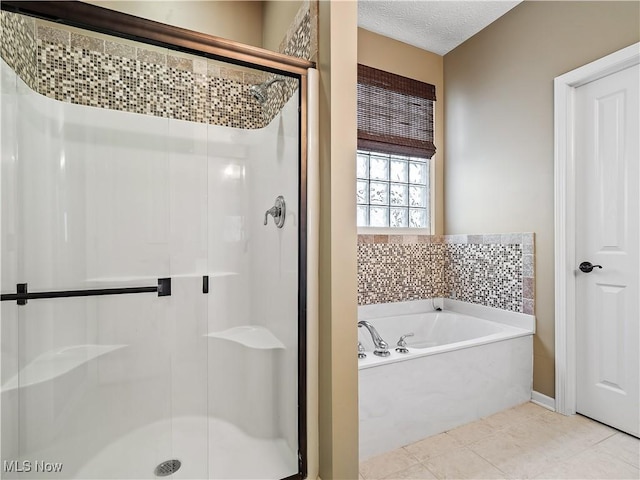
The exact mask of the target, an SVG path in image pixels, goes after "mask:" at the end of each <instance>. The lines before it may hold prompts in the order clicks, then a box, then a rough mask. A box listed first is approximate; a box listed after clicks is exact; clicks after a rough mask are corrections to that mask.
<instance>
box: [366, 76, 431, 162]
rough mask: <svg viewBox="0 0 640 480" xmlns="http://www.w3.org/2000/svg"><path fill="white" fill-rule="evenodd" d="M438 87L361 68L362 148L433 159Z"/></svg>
mask: <svg viewBox="0 0 640 480" xmlns="http://www.w3.org/2000/svg"><path fill="white" fill-rule="evenodd" d="M435 100H436V87H435V86H433V85H431V84H429V83H423V82H419V81H418V80H413V79H411V78H407V77H402V76H400V75H395V74H393V73H389V72H385V71H382V70H378V69H375V68H371V67H367V66H366V65H360V64H358V148H359V149H360V150H369V151H375V152H380V153H386V154H390V155H409V156H415V157H423V158H431V157H432V156H433V154H434V153H436V147H435V145H434V144H433V102H434V101H435Z"/></svg>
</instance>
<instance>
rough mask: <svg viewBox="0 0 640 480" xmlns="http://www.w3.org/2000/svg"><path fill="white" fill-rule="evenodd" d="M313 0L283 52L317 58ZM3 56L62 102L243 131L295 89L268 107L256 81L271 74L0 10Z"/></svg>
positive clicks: (267, 117) (286, 87)
mask: <svg viewBox="0 0 640 480" xmlns="http://www.w3.org/2000/svg"><path fill="white" fill-rule="evenodd" d="M314 6H315V2H308V3H305V4H303V6H302V7H301V9H300V11H299V12H298V15H297V16H296V18H295V20H294V22H293V23H292V24H291V26H290V28H289V31H288V32H287V34H286V35H285V37H284V39H283V43H282V44H281V49H282V53H287V54H289V55H295V56H299V57H303V58H307V59H310V58H311V57H312V56H315V55H316V51H317V47H314V44H317V41H315V40H314V37H315V35H316V33H315V32H316V30H317V29H316V28H315V23H314V22H317V13H316V14H315V16H314V11H315V9H314V8H313V7H314ZM0 26H1V32H2V33H1V35H2V42H1V46H0V54H1V55H2V58H3V59H4V60H5V61H6V62H7V64H9V66H10V67H11V68H12V69H13V70H14V71H15V72H16V73H17V74H18V75H19V76H20V78H22V79H23V80H24V81H25V83H26V84H27V85H28V86H29V87H31V88H32V89H34V90H36V91H37V92H38V93H41V94H43V95H46V96H48V97H50V98H55V99H56V100H60V101H64V102H70V103H75V104H79V105H88V106H93V107H100V108H108V109H112V110H121V111H127V112H132V113H140V114H146V115H153V116H159V117H166V118H174V119H179V120H189V121H194V122H200V123H209V124H212V125H223V126H229V127H235V128H243V129H256V128H263V127H265V126H266V125H268V124H269V123H270V122H271V120H273V118H274V117H275V116H276V115H277V114H278V112H279V111H280V110H281V109H282V107H283V106H284V104H285V103H286V102H287V101H288V100H289V98H291V96H292V95H293V94H294V93H295V92H296V91H297V85H298V82H297V80H295V79H287V81H286V82H284V83H279V84H275V85H274V86H273V87H272V88H271V91H270V97H269V101H268V102H266V103H265V104H264V105H263V104H260V103H259V102H257V101H256V100H255V99H254V98H253V97H252V96H251V94H250V91H249V89H250V87H251V85H254V84H257V83H261V82H263V81H265V80H267V79H268V78H270V76H271V75H270V74H267V73H264V72H260V71H258V70H252V71H248V70H246V69H244V70H238V69H234V67H233V66H222V65H221V64H220V62H214V61H210V60H207V59H205V58H198V57H193V56H181V54H180V53H178V52H171V51H166V50H156V49H151V48H148V47H146V46H145V45H144V44H133V43H131V42H126V43H125V42H119V39H118V38H116V37H112V38H110V39H108V40H105V39H104V37H97V36H92V34H91V32H86V33H87V34H86V35H84V34H80V33H76V32H75V31H70V30H67V29H63V28H58V27H57V25H55V24H51V23H48V22H43V21H40V20H38V21H36V20H35V19H33V18H30V17H26V16H22V15H17V14H14V13H10V12H5V11H2V12H0Z"/></svg>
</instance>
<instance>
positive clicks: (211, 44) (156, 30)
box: [0, 0, 316, 480]
mask: <svg viewBox="0 0 640 480" xmlns="http://www.w3.org/2000/svg"><path fill="white" fill-rule="evenodd" d="M0 8H1V9H2V10H6V11H9V12H13V13H18V14H21V15H27V16H31V17H36V18H41V19H43V20H48V21H53V22H56V23H61V24H63V25H69V26H72V27H77V28H82V29H85V30H91V31H94V32H99V33H104V34H107V35H113V36H117V37H121V38H127V39H129V40H134V41H138V42H142V43H147V44H152V45H156V46H160V47H164V48H169V49H172V50H178V51H182V52H186V53H191V54H195V55H200V56H203V57H206V58H211V59H214V60H220V61H224V62H227V63H232V64H235V65H241V66H245V67H250V68H259V69H261V70H265V71H267V72H270V73H275V74H284V75H286V76H289V77H293V78H297V79H298V80H299V81H300V88H299V89H298V105H299V112H298V126H299V132H300V136H299V143H298V163H299V172H300V173H299V178H298V206H299V215H298V218H299V224H298V473H297V474H294V475H292V476H290V477H287V478H286V479H282V480H294V479H304V478H306V477H307V352H306V343H307V154H308V151H307V131H308V129H307V88H308V84H307V72H308V70H309V69H311V68H315V66H316V65H315V62H312V61H310V60H305V59H303V58H297V57H291V56H288V55H284V54H281V53H276V52H272V51H271V50H266V49H264V48H260V47H254V46H251V45H245V44H242V43H239V42H236V41H233V40H227V39H224V38H221V37H216V36H213V35H208V34H205V33H200V32H196V31H193V30H188V29H185V28H181V27H175V26H173V25H167V24H164V23H160V22H156V21H153V20H148V19H146V18H142V17H136V16H134V15H129V14H126V13H121V12H117V11H114V10H109V9H107V8H103V7H99V6H96V5H90V4H87V3H82V2H79V1H46V2H43V1H35V2H34V1H4V0H3V1H2V2H1V3H0Z"/></svg>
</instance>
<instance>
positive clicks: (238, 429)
mask: <svg viewBox="0 0 640 480" xmlns="http://www.w3.org/2000/svg"><path fill="white" fill-rule="evenodd" d="M2 15H3V22H4V23H3V26H7V25H8V30H6V31H8V32H9V34H8V36H7V38H8V39H10V40H13V41H25V39H26V40H29V35H26V36H24V35H22V36H21V35H15V36H12V34H11V29H12V28H16V29H18V30H19V28H18V27H19V26H20V25H22V24H25V25H28V24H31V25H32V27H33V28H30V29H27V30H29V31H31V32H34V33H33V35H35V36H36V37H37V39H36V38H31V40H33V41H35V40H37V42H38V49H37V54H35V57H34V61H35V63H36V67H37V68H36V69H35V71H36V72H38V74H39V75H44V78H45V79H46V81H44V80H43V81H39V82H35V83H34V82H30V81H29V78H26V80H25V78H23V77H25V74H24V72H23V71H22V70H21V67H20V64H17V63H16V62H15V58H13V63H12V64H10V63H11V62H12V58H7V61H8V62H9V63H7V62H5V61H4V60H3V64H2V68H3V70H2V75H3V77H2V80H3V84H2V94H3V104H2V119H3V123H2V141H3V144H2V148H3V151H2V225H1V233H2V294H3V302H2V327H1V328H2V332H1V333H2V372H1V373H2V375H1V380H2V412H1V413H2V420H3V423H2V446H3V449H2V461H3V466H4V465H9V466H8V467H5V472H4V476H5V477H6V478H21V479H26V478H79V479H98V478H104V479H134V478H135V479H138V478H156V477H158V476H171V478H194V479H195V478H197V479H203V478H210V479H220V480H222V479H256V478H260V479H280V478H288V477H292V476H296V475H298V473H299V472H300V468H301V467H300V454H299V450H300V445H299V441H300V425H299V418H300V415H301V413H300V408H301V407H300V398H299V396H300V392H299V386H298V376H299V368H300V367H299V365H300V363H299V334H300V332H299V303H300V298H301V297H302V295H303V294H304V292H301V291H300V289H299V250H298V248H299V237H300V227H301V219H300V206H299V203H300V202H299V198H300V189H299V184H300V182H299V178H300V112H299V80H298V79H297V78H293V77H291V78H286V77H282V76H280V75H275V74H272V73H266V72H263V71H259V70H256V69H251V68H248V67H237V66H234V65H231V64H226V63H223V62H220V61H217V60H216V61H214V60H210V59H206V58H204V57H197V56H194V55H188V54H183V53H179V52H174V51H172V50H168V49H160V48H156V47H150V46H148V45H145V44H143V43H135V44H133V42H122V41H121V40H119V39H118V38H116V37H108V38H105V37H104V36H95V35H94V34H92V33H91V32H89V31H78V30H77V29H76V30H73V31H69V30H68V29H66V28H65V27H60V26H57V25H54V24H50V23H48V22H45V21H40V20H37V21H35V20H34V19H30V18H28V17H22V16H20V15H15V14H8V13H6V12H2ZM6 15H12V16H13V17H11V21H10V22H7V17H6ZM21 22H22V23H21ZM14 33H15V32H14ZM74 35H75V37H74ZM79 37H82V38H81V40H82V41H81V42H80V43H78V42H79V40H78V38H79ZM74 38H75V41H76V44H75V46H74ZM64 42H67V43H64ZM100 42H102V43H100ZM114 45H115V47H114ZM34 52H35V50H34ZM107 52H110V53H107ZM132 52H133V53H132ZM131 55H134V57H133V58H132V57H131ZM5 56H6V55H5ZM4 58H5V57H4V56H3V59H4ZM52 85H53V86H52ZM5 100H6V101H5ZM6 119H9V121H5V120H6ZM277 199H281V200H277ZM23 294H25V295H27V294H28V295H27V296H29V295H31V296H30V297H29V298H28V299H26V297H25V295H23ZM21 295H22V296H21ZM5 300H6V301H5ZM4 462H9V463H4ZM3 478H4V477H3Z"/></svg>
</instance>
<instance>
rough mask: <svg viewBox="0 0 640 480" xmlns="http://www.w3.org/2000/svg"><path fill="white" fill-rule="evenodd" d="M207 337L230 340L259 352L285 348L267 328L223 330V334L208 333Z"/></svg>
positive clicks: (248, 327) (246, 327)
mask: <svg viewBox="0 0 640 480" xmlns="http://www.w3.org/2000/svg"><path fill="white" fill-rule="evenodd" d="M205 336H206V337H209V338H221V339H223V340H229V341H231V342H236V343H239V344H241V345H244V346H245V347H249V348H255V349H258V350H277V349H280V350H282V349H284V348H285V347H284V345H283V344H282V342H281V341H280V340H278V338H277V337H276V336H275V335H274V334H273V333H271V331H269V329H267V328H265V327H255V326H250V325H244V326H241V327H234V328H230V329H228V330H223V331H222V332H213V333H208V334H207V335H205Z"/></svg>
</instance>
